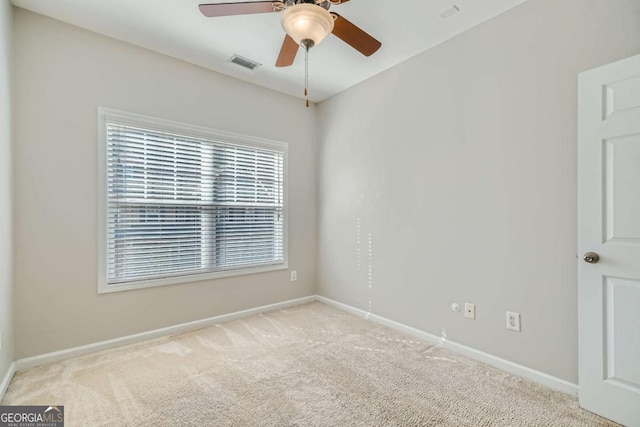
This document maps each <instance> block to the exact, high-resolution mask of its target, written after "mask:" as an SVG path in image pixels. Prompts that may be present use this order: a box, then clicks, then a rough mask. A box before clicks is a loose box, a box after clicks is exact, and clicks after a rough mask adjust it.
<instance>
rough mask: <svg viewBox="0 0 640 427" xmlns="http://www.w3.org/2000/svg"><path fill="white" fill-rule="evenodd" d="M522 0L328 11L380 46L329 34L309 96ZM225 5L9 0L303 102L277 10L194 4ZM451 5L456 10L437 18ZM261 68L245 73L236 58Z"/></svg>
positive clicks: (177, 0) (318, 52)
mask: <svg viewBox="0 0 640 427" xmlns="http://www.w3.org/2000/svg"><path fill="white" fill-rule="evenodd" d="M524 1H526V0H404V1H393V2H392V1H384V0H350V1H349V2H348V3H345V4H342V5H338V6H332V7H331V10H333V11H335V12H337V13H339V14H340V15H342V16H343V17H345V18H346V19H348V20H349V21H351V22H353V23H354V24H356V25H357V26H359V27H360V28H362V29H363V30H365V31H367V32H368V33H369V34H371V35H372V36H373V37H375V38H377V39H378V40H380V41H381V42H382V47H381V48H380V50H378V51H377V52H376V53H374V54H373V55H372V56H370V57H368V58H367V57H365V56H363V55H362V54H360V53H358V52H357V51H356V50H354V49H353V48H351V47H350V46H348V45H347V44H345V43H344V42H342V41H341V40H340V39H338V38H336V37H334V36H331V35H330V36H329V37H327V39H326V40H324V41H323V42H322V43H321V44H320V45H318V46H316V47H314V48H313V49H311V50H310V52H309V81H310V83H309V84H310V94H309V95H310V99H311V100H312V101H314V102H319V101H322V100H324V99H326V98H328V97H330V96H332V95H335V94H337V93H339V92H341V91H343V90H345V89H347V88H349V87H351V86H353V85H355V84H357V83H359V82H361V81H363V80H365V79H367V78H369V77H371V76H373V75H375V74H378V73H380V72H381V71H383V70H386V69H388V68H390V67H392V66H394V65H396V64H398V63H400V62H402V61H405V60H406V59H408V58H410V57H412V56H415V55H416V54H418V53H420V52H423V51H425V50H427V49H429V48H431V47H433V46H435V45H437V44H439V43H442V42H443V41H445V40H447V39H450V38H452V37H454V36H455V35H457V34H459V33H461V32H463V31H465V30H467V29H469V28H471V27H473V26H475V25H478V24H480V23H482V22H484V21H486V20H488V19H490V18H492V17H494V16H496V15H498V14H500V13H502V12H504V11H506V10H508V9H510V8H512V7H514V6H516V5H518V4H520V3H523V2H524ZM223 2H225V1H224V0H213V1H207V0H202V1H199V0H133V1H132V0H46V1H45V0H13V3H14V4H15V5H16V6H19V7H23V8H25V9H29V10H32V11H34V12H37V13H41V14H43V15H47V16H50V17H53V18H56V19H59V20H61V21H65V22H68V23H70V24H73V25H77V26H79V27H83V28H86V29H89V30H92V31H95V32H98V33H101V34H104V35H107V36H110V37H114V38H116V39H120V40H124V41H127V42H129V43H133V44H136V45H139V46H142V47H145V48H148V49H151V50H154V51H157V52H160V53H163V54H166V55H170V56H173V57H175V58H179V59H182V60H184V61H188V62H191V63H194V64H197V65H200V66H203V67H206V68H209V69H211V70H215V71H218V72H220V73H223V74H227V75H230V76H233V77H236V78H238V79H242V80H245V81H248V82H251V83H255V84H258V85H260V86H265V87H268V88H271V89H273V90H276V91H280V92H284V93H287V94H290V95H293V96H297V97H302V92H303V88H304V52H303V50H302V49H299V51H298V56H297V57H296V61H295V63H294V65H293V66H291V67H287V68H276V67H275V61H276V58H277V56H278V52H279V51H280V46H281V44H282V40H283V38H284V32H283V30H282V28H281V27H280V14H279V13H262V14H255V15H242V16H228V17H218V18H205V17H204V16H203V15H201V14H200V11H199V10H198V4H199V3H223ZM454 4H455V5H456V6H457V7H458V8H459V9H460V12H458V13H457V14H455V15H453V16H451V17H450V18H448V19H446V20H445V19H442V18H441V17H440V16H439V15H440V13H441V12H443V11H444V10H446V9H448V8H450V7H451V6H452V5H454ZM234 53H237V54H238V55H241V56H244V57H246V58H249V59H252V60H254V61H257V62H259V63H261V64H263V65H262V67H259V68H258V69H257V70H255V71H249V70H247V69H244V68H242V67H240V66H238V65H235V64H232V63H229V62H227V61H228V59H229V58H230V57H231V56H232V55H233V54H234Z"/></svg>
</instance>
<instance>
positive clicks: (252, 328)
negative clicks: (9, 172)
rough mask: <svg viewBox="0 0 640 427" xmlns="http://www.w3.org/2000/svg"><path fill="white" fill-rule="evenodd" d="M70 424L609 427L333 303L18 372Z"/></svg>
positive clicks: (28, 392)
mask: <svg viewBox="0 0 640 427" xmlns="http://www.w3.org/2000/svg"><path fill="white" fill-rule="evenodd" d="M2 403H3V404H5V405H24V404H42V405H50V404H63V405H65V415H66V418H67V423H66V425H67V426H76V425H87V426H101V425H105V426H175V425H194V426H563V427H564V426H597V425H602V426H609V425H615V424H613V423H610V422H608V421H606V420H604V419H603V418H599V417H597V416H595V415H593V414H591V413H589V412H587V411H584V410H581V409H580V408H579V407H578V404H577V402H576V400H575V399H574V398H572V397H569V396H567V395H565V394H562V393H558V392H555V391H552V390H550V389H548V388H545V387H542V386H539V385H536V384H534V383H531V382H529V381H526V380H523V379H521V378H518V377H515V376H513V375H510V374H507V373H505V372H502V371H500V370H497V369H494V368H492V367H489V366H487V365H484V364H482V363H478V362H475V361H472V360H470V359H467V358H465V357H462V356H460V355H457V354H454V353H451V352H449V351H447V350H444V349H442V348H439V347H437V346H432V345H429V344H427V343H425V342H422V341H419V340H416V339H414V338H412V337H409V336H406V335H404V334H401V333H399V332H396V331H394V330H391V329H388V328H386V327H383V326H380V325H378V324H375V323H373V322H369V321H367V320H363V319H360V318H357V317H355V316H352V315H349V314H346V313H344V312H342V311H339V310H336V309H334V308H331V307H328V306H326V305H324V304H321V303H312V304H306V305H302V306H298V307H294V308H290V309H286V310H282V311H277V312H272V313H267V314H264V315H259V316H253V317H249V318H245V319H242V320H238V321H234V322H230V323H226V324H220V325H216V326H212V327H209V328H204V329H200V330H198V331H194V332H189V333H183V334H179V335H174V336H171V337H167V338H161V339H156V340H153V341H147V342H144V343H141V344H134V345H129V346H126V347H120V348H117V349H114V350H108V351H103V352H100V353H95V354H92V355H89V356H83V357H78V358H75V359H71V360H67V361H63V362H59V363H53V364H50V365H46V366H41V367H37V368H33V369H29V370H26V371H23V372H19V373H18V374H16V376H15V378H14V379H13V381H12V382H11V385H10V386H9V389H8V391H7V394H6V396H5V398H4V400H3V402H2Z"/></svg>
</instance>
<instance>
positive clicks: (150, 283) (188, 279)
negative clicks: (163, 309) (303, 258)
mask: <svg viewBox="0 0 640 427" xmlns="http://www.w3.org/2000/svg"><path fill="white" fill-rule="evenodd" d="M288 268H289V267H288V265H287V263H286V262H284V263H282V264H275V265H265V266H261V267H250V268H242V269H237V270H227V271H217V272H215V273H203V274H190V275H186V276H176V277H167V278H163V279H153V280H140V281H136V282H126V283H120V284H113V285H108V284H107V283H106V281H105V280H104V278H100V281H99V284H98V294H108V293H112V292H120V291H130V290H134V289H144V288H153V287H156V286H168V285H177V284H180V283H193V282H202V281H204V280H213V279H222V278H225V277H233V276H244V275H248V274H259V273H267V272H269V271H278V270H286V269H288Z"/></svg>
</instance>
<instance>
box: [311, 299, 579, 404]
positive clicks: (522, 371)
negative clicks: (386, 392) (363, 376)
mask: <svg viewBox="0 0 640 427" xmlns="http://www.w3.org/2000/svg"><path fill="white" fill-rule="evenodd" d="M316 299H317V300H318V301H320V302H322V303H325V304H327V305H330V306H333V307H335V308H338V309H340V310H343V311H346V312H348V313H351V314H354V315H356V316H360V317H363V318H365V319H369V320H372V321H374V322H376V323H379V324H381V325H384V326H388V327H390V328H392V329H395V330H398V331H400V332H404V333H406V334H408V335H411V336H413V337H416V338H419V339H422V340H424V341H427V342H428V343H431V344H437V345H441V346H442V347H444V348H446V349H447V350H451V351H454V352H456V353H460V354H462V355H464V356H467V357H469V358H470V359H474V360H477V361H479V362H483V363H486V364H487V365H491V366H493V367H496V368H498V369H502V370H503V371H507V372H509V373H511V374H514V375H517V376H519V377H523V378H526V379H528V380H531V381H534V382H536V383H538V384H542V385H544V386H547V387H549V388H552V389H554V390H558V391H561V392H563V393H566V394H569V395H571V396H574V397H577V396H578V385H577V384H573V383H570V382H569V381H565V380H563V379H560V378H556V377H554V376H552V375H549V374H545V373H544V372H540V371H536V370H535V369H531V368H527V367H526V366H522V365H519V364H517V363H514V362H511V361H509V360H506V359H502V358H500V357H497V356H494V355H491V354H488V353H484V352H482V351H480V350H476V349H474V348H471V347H467V346H465V345H462V344H458V343H456V342H453V341H449V340H445V339H442V338H440V337H437V336H435V335H433V334H429V333H427V332H424V331H421V330H419V329H416V328H412V327H411V326H407V325H404V324H402V323H398V322H395V321H393V320H389V319H387V318H384V317H381V316H378V315H375V314H371V313H368V312H366V311H365V310H361V309H359V308H355V307H352V306H350V305H347V304H343V303H340V302H337V301H334V300H332V299H330V298H326V297H323V296H320V295H316Z"/></svg>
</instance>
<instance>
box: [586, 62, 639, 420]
mask: <svg viewBox="0 0 640 427" xmlns="http://www.w3.org/2000/svg"><path fill="white" fill-rule="evenodd" d="M578 92H579V101H578V250H579V251H580V258H581V259H580V260H579V268H578V277H579V286H578V293H579V296H578V305H579V309H578V313H579V316H578V317H579V319H578V324H579V330H580V332H579V341H580V349H579V356H580V368H579V373H580V384H579V385H580V405H581V406H582V407H583V408H585V409H587V410H589V411H592V412H595V413H597V414H600V415H602V416H604V417H606V418H609V419H611V420H613V421H616V422H619V423H621V424H624V425H627V426H640V55H638V56H634V57H631V58H627V59H624V60H622V61H618V62H615V63H613V64H609V65H605V66H603V67H600V68H596V69H594V70H590V71H586V72H584V73H582V74H580V76H579V90H578ZM587 252H594V253H596V254H598V255H599V257H600V259H599V260H597V259H596V257H591V258H590V257H588V256H587V257H586V258H587V259H586V260H585V259H584V258H585V255H584V254H585V253H587ZM589 261H590V262H589Z"/></svg>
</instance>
